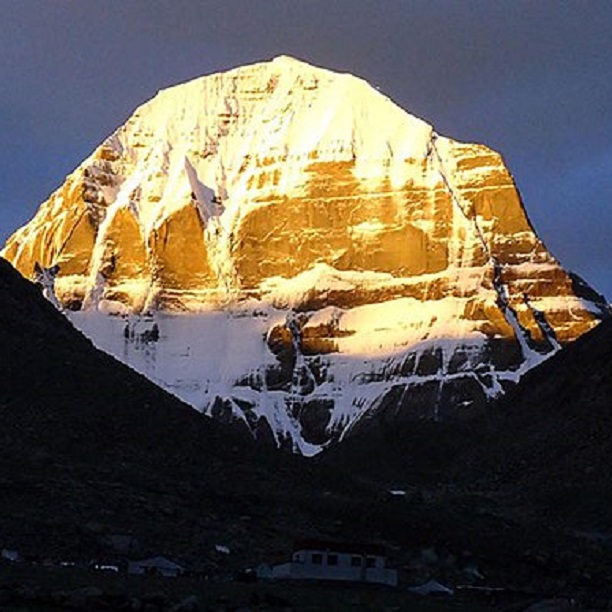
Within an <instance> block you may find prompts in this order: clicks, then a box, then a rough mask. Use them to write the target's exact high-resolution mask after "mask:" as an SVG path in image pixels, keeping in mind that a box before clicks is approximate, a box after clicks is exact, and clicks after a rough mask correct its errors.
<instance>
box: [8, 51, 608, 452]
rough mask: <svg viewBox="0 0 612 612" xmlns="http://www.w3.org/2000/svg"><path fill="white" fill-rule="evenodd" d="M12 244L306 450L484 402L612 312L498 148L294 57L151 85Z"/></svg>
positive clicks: (82, 306) (81, 309)
mask: <svg viewBox="0 0 612 612" xmlns="http://www.w3.org/2000/svg"><path fill="white" fill-rule="evenodd" d="M3 255H4V256H5V257H7V259H9V260H10V261H12V262H13V263H14V265H16V267H18V269H20V270H21V271H22V273H24V274H25V275H28V276H33V275H34V272H35V267H36V266H37V265H38V266H39V267H40V269H41V270H43V269H51V268H53V269H54V270H57V268H55V267H56V266H58V267H59V272H58V273H57V274H56V275H54V277H53V289H54V292H55V295H56V296H57V299H58V300H59V302H60V303H61V304H62V305H63V306H64V307H65V308H66V309H67V310H69V311H74V314H71V315H70V316H71V318H72V319H73V321H74V322H75V324H76V325H77V326H79V327H81V328H82V329H83V330H84V331H86V333H89V334H90V335H91V336H92V338H93V339H94V341H96V342H97V343H98V344H99V345H100V346H102V347H103V348H105V349H106V350H108V351H110V352H112V353H114V354H115V355H117V356H118V357H119V358H120V359H123V360H125V361H126V362H127V363H129V364H131V365H132V366H134V367H135V368H137V369H139V370H141V371H142V372H143V373H145V374H146V375H148V376H149V377H150V378H152V379H153V380H155V381H156V382H158V383H159V384H161V385H162V386H164V387H166V388H167V389H169V390H171V391H173V392H175V393H176V394H177V395H179V396H181V397H183V398H184V399H187V400H188V401H190V402H191V403H192V404H193V405H194V406H195V407H197V408H198V409H201V410H205V411H207V412H208V413H210V414H214V415H216V416H217V417H219V418H228V419H229V418H238V419H242V420H244V421H245V422H246V423H247V424H248V425H249V427H251V429H252V430H253V431H254V432H255V433H256V435H269V436H270V437H271V438H273V439H275V440H276V441H277V442H278V443H281V442H282V441H283V440H285V441H288V442H289V443H290V444H291V445H292V446H293V447H294V448H295V449H297V450H299V451H301V452H304V453H307V454H310V453H313V452H316V450H317V449H319V448H320V447H321V445H323V444H326V443H328V442H329V441H330V440H333V439H337V438H339V437H341V436H342V435H345V434H346V432H348V431H349V430H350V428H351V427H353V426H354V425H355V423H357V422H364V419H367V418H370V417H372V416H373V415H383V414H385V415H387V414H390V413H397V415H399V417H398V418H404V417H406V418H407V417H409V416H411V417H420V416H432V417H435V418H442V417H444V416H445V415H448V414H452V415H457V414H459V413H461V412H462V411H463V412H465V411H466V410H467V409H468V408H472V409H473V408H475V407H477V406H480V405H482V404H483V403H484V402H486V401H487V399H488V398H490V397H494V396H496V395H498V394H500V393H502V392H503V390H504V388H505V387H506V386H507V385H508V384H511V383H512V382H513V381H516V380H517V379H518V377H519V376H520V375H521V373H522V372H524V371H525V370H527V369H528V368H530V367H531V366H533V365H534V364H535V363H538V362H539V361H541V360H542V359H544V358H545V357H546V356H547V355H549V354H552V353H553V352H554V351H556V350H557V349H558V347H559V346H560V345H561V344H562V343H564V342H568V341H570V340H572V339H574V338H576V337H578V336H579V335H580V334H582V333H583V332H584V331H586V330H588V329H590V328H591V327H592V326H593V325H595V324H596V323H597V321H598V320H599V319H600V318H601V317H602V316H606V314H607V307H606V305H605V304H604V303H603V300H602V299H600V298H599V297H598V296H597V295H596V294H594V292H590V291H588V290H586V291H585V289H584V285H580V284H579V283H577V282H576V281H575V279H573V277H570V276H569V275H568V274H567V273H566V272H565V271H564V270H563V269H562V268H561V267H560V266H559V264H558V263H557V262H556V261H555V260H554V258H553V257H552V256H551V255H550V254H549V253H548V251H547V250H546V248H545V247H544V245H543V244H542V243H541V242H540V241H539V239H538V238H537V236H536V234H535V233H534V231H533V229H532V226H531V224H530V223H529V220H528V218H527V215H526V213H525V210H524V208H523V205H522V203H521V201H520V198H519V195H518V192H517V191H516V188H515V186H514V182H513V180H512V177H511V176H510V174H509V172H508V170H507V169H506V168H505V166H504V164H503V161H502V159H501V157H500V156H499V155H498V154H497V153H495V152H493V151H491V150H490V149H488V148H487V147H484V146H482V145H475V144H464V143H459V142H456V141H454V140H452V139H449V138H445V137H442V136H440V135H438V134H437V133H436V132H435V131H434V130H433V128H432V126H430V125H428V124H427V123H426V122H424V121H422V120H420V119H418V118H416V117H414V116H412V115H410V114H409V113H407V112H405V111H404V110H402V109H401V108H400V107H399V106H397V105H396V104H395V103H394V102H392V101H391V100H390V99H389V98H387V97H386V96H384V95H383V94H381V93H380V92H379V91H377V90H376V89H375V88H373V87H371V86H370V85H369V84H368V83H366V82H365V81H363V80H361V79H359V78H357V77H354V76H352V75H349V74H338V73H335V72H332V71H329V70H325V69H322V68H317V67H314V66H310V65H309V64H307V63H305V62H302V61H300V60H296V59H294V58H291V57H288V56H279V57H276V58H274V59H273V60H271V61H268V62H262V63H257V64H252V65H248V66H243V67H240V68H236V69H234V70H230V71H228V72H225V73H219V74H213V75H210V76H205V77H201V78H198V79H194V80H193V81H190V82H187V83H184V84H181V85H177V86H175V87H171V88H169V89H166V90H163V91H160V92H159V93H158V94H157V95H156V96H155V97H154V98H153V99H151V100H150V101H148V102H146V103H145V104H143V105H142V106H140V107H139V108H138V109H137V110H136V111H135V112H134V114H133V115H132V116H131V117H130V119H129V120H128V121H127V122H126V123H125V124H124V125H123V126H121V127H120V128H119V129H118V130H116V132H115V133H114V134H112V135H111V136H110V137H109V138H107V139H106V140H105V141H104V142H103V143H102V144H101V145H100V147H98V148H97V149H96V150H95V151H94V152H93V154H92V155H91V156H90V157H89V158H88V159H86V160H85V161H84V162H83V163H82V164H81V165H80V166H79V167H78V168H77V169H76V170H75V171H74V172H73V173H72V174H71V175H70V176H69V177H67V179H66V182H65V183H64V185H63V186H62V187H60V189H58V190H57V191H56V192H55V193H54V194H52V195H51V197H50V198H49V200H47V202H45V203H43V204H42V206H41V208H40V209H39V211H38V213H37V215H36V216H35V218H34V219H33V220H32V221H31V222H30V223H29V224H28V225H26V226H25V227H23V228H21V229H20V230H18V231H17V232H16V233H15V234H14V235H13V236H12V237H11V239H9V241H8V243H7V245H6V247H5V249H4V251H3ZM381 418H383V417H382V416H381Z"/></svg>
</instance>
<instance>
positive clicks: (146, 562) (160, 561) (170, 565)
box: [131, 557, 183, 570]
mask: <svg viewBox="0 0 612 612" xmlns="http://www.w3.org/2000/svg"><path fill="white" fill-rule="evenodd" d="M131 563H132V564H133V565H140V566H141V567H158V568H162V569H172V570H183V567H181V566H180V565H178V563H174V561H170V559H166V557H151V558H150V559H142V560H141V561H132V562H131Z"/></svg>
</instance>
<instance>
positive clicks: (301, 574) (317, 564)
mask: <svg viewBox="0 0 612 612" xmlns="http://www.w3.org/2000/svg"><path fill="white" fill-rule="evenodd" d="M385 564H386V555H385V550H384V548H383V547H381V546H373V545H359V544H339V543H332V542H323V541H317V540H307V541H306V540H305V541H301V542H296V544H295V545H294V548H293V554H292V556H291V561H289V562H288V563H281V564H280V565H275V566H274V567H273V568H272V577H273V578H275V579H280V580H283V579H284V580H341V581H348V582H367V583H374V584H386V585H388V586H397V570H393V569H387V568H386V567H385Z"/></svg>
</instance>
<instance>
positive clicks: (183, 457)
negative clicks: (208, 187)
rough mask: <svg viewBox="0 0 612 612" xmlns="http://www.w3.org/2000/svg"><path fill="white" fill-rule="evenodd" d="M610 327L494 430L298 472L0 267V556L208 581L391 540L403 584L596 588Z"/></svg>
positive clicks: (425, 434) (387, 437) (604, 565)
mask: <svg viewBox="0 0 612 612" xmlns="http://www.w3.org/2000/svg"><path fill="white" fill-rule="evenodd" d="M609 328H610V326H609V325H608V324H606V327H604V326H602V327H601V328H600V329H598V330H596V331H595V332H593V333H592V334H589V335H588V336H587V337H585V338H584V340H581V341H580V342H579V343H577V344H576V345H574V346H573V347H570V348H569V349H567V351H565V352H563V353H561V355H559V357H556V358H555V359H554V360H551V361H550V362H549V363H547V364H545V365H544V366H542V367H541V368H540V369H538V370H536V371H535V372H534V374H533V375H532V377H530V378H529V379H528V380H527V383H529V384H530V385H531V387H534V381H535V380H541V382H542V386H541V388H540V390H539V391H536V390H533V389H529V388H527V389H524V388H523V387H521V389H518V390H517V392H516V393H515V394H513V395H511V396H509V398H508V399H507V400H506V407H505V408H503V407H500V409H499V410H500V414H501V411H502V409H504V410H506V412H507V414H504V416H500V417H495V418H489V419H484V420H482V421H473V422H471V423H459V424H455V426H454V427H451V426H450V425H449V424H444V425H443V426H438V425H437V424H436V423H423V424H416V425H409V424H407V425H406V426H405V429H399V428H397V427H396V428H394V429H387V430H385V429H384V427H382V426H381V428H380V430H379V431H378V432H375V431H374V430H373V429H369V430H368V431H367V432H365V431H364V434H363V436H356V437H355V438H349V439H348V440H347V441H346V443H343V444H341V445H339V446H338V447H336V448H334V449H332V450H331V451H330V452H329V453H324V454H323V455H322V456H320V457H318V458H317V459H315V460H310V461H307V460H305V459H303V458H299V457H293V456H290V455H287V454H284V453H281V454H277V453H272V452H271V451H270V450H269V449H265V448H256V447H255V446H254V445H252V444H250V443H248V442H246V443H245V435H244V433H243V432H242V431H241V430H231V429H230V430H228V429H225V428H223V427H222V426H221V425H219V424H217V423H215V422H213V421H211V420H209V419H207V418H206V417H203V416H201V415H200V414H198V413H197V412H195V411H193V410H192V409H190V408H188V407H187V406H185V405H184V404H182V403H181V402H180V401H178V400H177V399H175V398H174V397H172V396H170V395H168V394H166V393H165V392H163V391H162V390H160V389H159V388H157V387H155V386H154V385H153V384H151V383H149V382H148V381H147V380H146V379H144V378H143V377H141V376H140V375H138V374H136V373H134V372H133V371H132V370H130V369H129V368H127V367H126V366H123V365H121V364H119V363H118V362H116V361H115V360H114V359H113V358H111V357H109V356H108V355H105V354H103V353H100V352H99V351H97V350H96V349H94V348H93V346H92V345H91V344H90V342H89V341H88V340H86V339H85V338H84V337H83V336H82V335H80V334H79V333H78V332H76V331H75V330H74V329H73V328H72V327H71V325H70V323H69V322H68V321H67V320H65V318H64V317H63V316H61V315H60V314H59V313H58V312H57V311H56V310H55V309H54V308H53V307H52V306H51V305H50V304H49V303H47V302H46V301H45V300H44V299H43V298H42V296H41V295H40V293H39V292H38V290H37V289H36V287H34V286H33V285H32V284H30V283H28V282H26V281H24V280H23V279H22V278H21V277H20V276H19V275H18V274H17V273H16V272H15V271H14V270H13V269H12V268H11V267H10V266H9V265H8V264H7V263H6V262H4V261H3V260H0V356H1V363H2V376H1V377H0V414H1V419H0V442H1V444H0V545H2V546H6V547H14V548H18V549H19V550H20V551H22V552H23V553H26V554H30V555H32V556H38V557H51V558H55V559H61V558H66V557H67V556H69V557H71V558H75V559H89V558H92V557H95V556H96V555H104V554H107V552H108V551H107V549H106V548H105V537H106V536H108V535H110V534H113V533H122V534H131V535H134V536H135V537H136V538H137V539H138V541H139V542H140V547H139V552H138V554H142V555H145V554H168V555H173V556H176V557H177V558H178V559H179V560H183V561H185V562H187V563H188V564H189V565H191V566H192V567H200V568H202V569H204V570H205V571H207V572H212V573H215V572H216V573H218V574H222V573H223V572H226V571H229V570H231V569H236V568H239V567H244V566H248V565H254V564H256V563H258V562H260V561H274V560H276V559H279V558H280V559H282V558H284V557H285V556H286V555H287V554H288V552H289V550H290V548H291V543H292V541H293V540H294V539H298V538H301V537H323V538H327V539H336V540H339V541H344V542H346V541H349V542H350V541H365V542H372V543H373V542H376V543H382V544H385V545H387V547H388V550H389V552H390V561H391V563H392V565H393V566H395V567H399V568H400V569H401V579H402V580H403V581H404V582H409V583H413V584H414V583H418V582H419V581H422V580H425V579H427V578H430V577H434V578H438V579H443V580H447V581H449V582H450V583H452V584H457V583H463V582H474V581H476V582H480V583H482V582H484V583H488V584H492V583H494V584H504V585H509V584H515V585H521V586H525V585H527V586H530V587H535V588H539V589H548V590H554V589H560V588H568V589H573V588H576V585H583V586H585V585H586V586H587V587H589V588H590V587H591V586H592V585H593V584H594V585H595V586H597V585H600V584H602V583H605V581H606V580H607V579H608V578H609V577H610V576H612V571H610V568H612V561H611V560H610V554H609V552H608V551H607V548H606V546H607V544H606V541H605V539H604V540H602V539H601V538H599V539H594V536H593V535H592V534H590V531H589V530H590V529H591V527H592V528H593V529H596V528H597V529H599V528H600V527H601V529H603V527H602V525H603V523H601V524H600V523H596V522H594V521H593V519H594V518H597V513H596V512H595V511H594V508H595V509H596V508H597V507H601V508H602V509H603V507H604V505H603V504H600V506H597V505H592V504H591V506H589V507H588V508H587V510H588V512H587V511H586V510H585V511H583V505H584V503H585V500H586V499H587V496H586V495H585V491H587V490H588V486H590V485H589V483H590V482H591V481H590V480H589V479H590V478H591V477H592V479H593V480H592V482H593V483H594V485H596V486H597V487H600V486H601V487H602V490H604V491H607V489H606V488H605V486H604V485H605V478H604V477H605V474H606V469H607V465H608V463H607V457H608V456H609V454H608V453H607V449H608V444H609V443H608V436H607V432H608V431H609V424H610V423H609V418H608V415H606V414H604V413H605V412H606V410H605V407H606V401H607V400H606V399H605V397H606V396H605V394H606V393H607V389H609V385H610V371H611V370H610V351H609V350H608V349H607V348H605V347H603V346H602V342H603V341H602V340H601V339H598V338H601V337H604V338H605V336H603V335H604V334H606V333H609V331H608V332H607V331H606V330H609ZM591 342H593V343H594V344H593V346H591V344H590V343H591ZM572 355H578V356H579V359H581V364H580V366H574V365H573V364H574V358H573V357H572ZM580 356H582V357H580ZM591 357H592V358H593V359H595V360H597V362H599V363H600V365H601V368H600V369H599V370H597V371H596V368H595V367H594V366H589V365H588V363H587V359H590V358H591ZM555 363H557V364H559V365H555ZM606 364H607V365H606ZM575 367H577V368H578V370H576V374H577V375H574V374H572V372H574V371H575V370H574V368H575ZM580 368H584V371H582V370H581V369H580ZM597 372H599V374H598V373H597ZM561 373H564V374H563V375H561ZM559 376H561V378H559ZM548 377H552V378H551V379H550V381H548ZM555 377H556V378H555ZM589 377H590V378H589ZM598 377H600V378H598ZM587 379H588V380H590V382H591V386H590V387H588V386H585V385H584V382H585V380H587ZM591 379H592V380H591ZM547 381H548V382H547ZM598 385H599V386H598ZM589 388H590V389H591V390H592V392H593V393H594V394H595V395H594V396H593V398H594V399H593V402H592V404H593V406H592V410H591V411H590V412H585V410H584V409H583V408H582V407H581V406H583V404H585V403H587V399H588V397H590V396H588V393H589V392H588V389H589ZM523 389H524V390H523ZM596 389H600V390H601V393H602V395H601V397H600V396H599V395H598V392H595V390H596ZM531 393H536V394H537V393H539V394H541V395H535V396H532V395H530V394H531ZM521 394H524V395H521ZM555 398H557V399H559V400H561V399H562V398H564V399H563V402H562V405H557V406H553V405H552V404H551V402H553V399H555ZM547 402H548V403H547ZM575 402H578V404H576V403H575ZM564 422H565V423H566V424H563V423H564ZM366 433H367V436H366ZM246 439H247V440H248V436H247V438H246ZM565 482H569V483H570V485H571V487H573V488H571V489H570V490H569V493H568V495H567V496H566V497H562V498H561V501H559V500H558V499H556V498H555V499H556V501H555V507H554V508H555V513H553V512H552V510H551V511H546V508H551V506H550V505H547V504H549V503H550V499H549V497H550V496H551V495H552V494H553V493H554V494H555V495H560V493H561V492H563V491H564V487H565V484H564V483H565ZM551 483H552V484H551ZM606 486H607V485H606ZM546 487H549V488H546ZM585 487H586V488H585ZM392 488H397V489H402V490H405V491H406V495H405V496H403V497H393V496H390V495H389V490H390V489H392ZM595 493H597V495H595ZM598 495H599V490H594V497H593V499H595V500H597V503H599V502H600V501H601V500H602V499H605V498H600V497H598ZM563 501H565V502H567V507H564V505H563V503H561V502H563ZM584 532H587V533H586V535H585V533H584ZM604 536H605V533H604ZM216 544H224V545H227V546H228V547H229V548H230V550H231V554H230V555H224V554H219V553H218V552H215V545H216ZM474 568H477V569H478V572H476V573H474V571H473V570H474ZM479 576H484V578H481V577H479Z"/></svg>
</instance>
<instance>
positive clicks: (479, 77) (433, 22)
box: [0, 0, 612, 298]
mask: <svg viewBox="0 0 612 612" xmlns="http://www.w3.org/2000/svg"><path fill="white" fill-rule="evenodd" d="M0 11H1V13H0V14H1V15H2V20H1V22H0V83H1V86H0V243H3V242H4V240H5V239H6V238H7V237H8V235H9V234H10V233H11V232H12V231H13V230H14V229H16V228H17V227H18V226H19V225H22V224H23V223H25V222H26V221H27V220H28V219H29V218H31V216H32V215H33V214H34V212H35V210H36V208H37V207H38V205H39V204H40V202H41V201H43V200H44V199H46V197H47V196H48V195H49V193H50V192H51V191H52V190H53V189H55V188H56V187H58V186H59V185H60V184H61V183H62V182H63V179H64V177H65V175H66V174H67V173H69V172H70V171H71V170H73V169H74V168H75V167H76V166H77V165H78V164H79V163H80V162H81V161H82V159H83V158H84V157H86V156H87V155H89V153H90V152H91V151H92V149H93V148H94V147H95V146H96V145H97V144H98V143H99V142H100V141H101V140H102V139H103V138H104V137H106V136H107V135H108V134H109V133H110V132H112V131H113V130H114V129H115V128H116V127H117V126H118V125H120V124H121V123H123V122H124V121H125V119H126V118H127V117H128V116H129V115H130V113H131V112H132V110H133V109H134V108H135V107H136V106H139V105H140V104H141V103H142V102H144V101H145V100H147V99H148V98H150V97H151V96H152V95H153V94H154V93H155V92H156V91H157V90H158V89H160V88H163V87H167V86H168V85H172V84H175V83H178V82H180V81H184V80H187V79H190V78H193V77H196V76H200V75H202V74H207V73H211V72H216V71H219V70H224V69H227V68H230V67H234V66H236V65H240V64H244V63H252V62H255V61H258V60H261V59H266V58H270V57H273V56H275V55H280V54H288V55H294V56H296V57H299V58H302V59H304V60H306V61H309V62H311V63H314V64H317V65H321V66H325V67H328V68H332V69H337V70H342V71H348V72H351V73H353V74H356V75H358V76H361V77H363V78H365V79H367V80H368V81H370V82H371V83H372V84H373V85H376V86H378V87H380V89H381V90H382V91H383V92H385V93H386V94H387V95H389V96H390V97H391V98H393V99H394V100H395V101H396V102H397V103H398V104H400V105H401V106H402V107H404V108H405V109H406V110H408V111H409V112H411V113H413V114H415V115H417V116H419V117H422V118H424V119H426V120H427V121H429V122H430V123H432V124H433V125H434V126H435V127H436V129H437V130H438V131H439V132H441V133H443V134H445V135H448V136H452V137H454V138H458V139H461V140H468V141H475V142H482V143H485V144H487V145H489V146H491V147H493V148H495V149H497V150H498V151H500V152H501V153H502V154H503V155H504V157H505V159H506V162H507V164H508V165H509V167H510V170H511V171H512V173H513V174H514V177H515V179H516V181H517V184H518V187H519V189H520V191H521V193H522V195H523V198H524V201H525V205H526V207H527V211H528V213H529V215H530V217H531V219H532V221H533V223H534V225H535V227H536V229H537V231H538V233H539V235H540V237H541V238H542V239H543V240H544V241H545V242H546V244H547V245H548V247H549V249H550V250H551V251H552V252H553V253H554V254H555V255H556V256H557V257H558V258H559V259H560V261H561V263H562V264H563V265H565V267H567V268H570V269H573V270H575V271H577V272H579V273H580V274H582V275H583V276H584V277H585V278H586V279H587V280H588V281H589V282H590V283H591V284H592V285H594V286H595V288H597V289H598V290H600V291H602V292H604V293H605V294H606V295H607V296H608V298H611V297H612V268H611V266H610V262H611V260H612V241H611V240H610V236H609V235H610V233H611V231H612V2H609V0H590V1H586V0H584V1H578V0H576V1H573V2H567V1H564V0H550V1H549V0H529V1H520V0H513V1H511V0H499V1H497V0H481V1H476V0H473V1H472V0H461V1H459V0H446V1H441V0H440V1H436V0H423V1H417V0H415V1H410V0H324V1H323V0H164V1H160V0H129V1H122V0H104V1H103V0H71V1H69V0H53V1H51V0H0Z"/></svg>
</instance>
